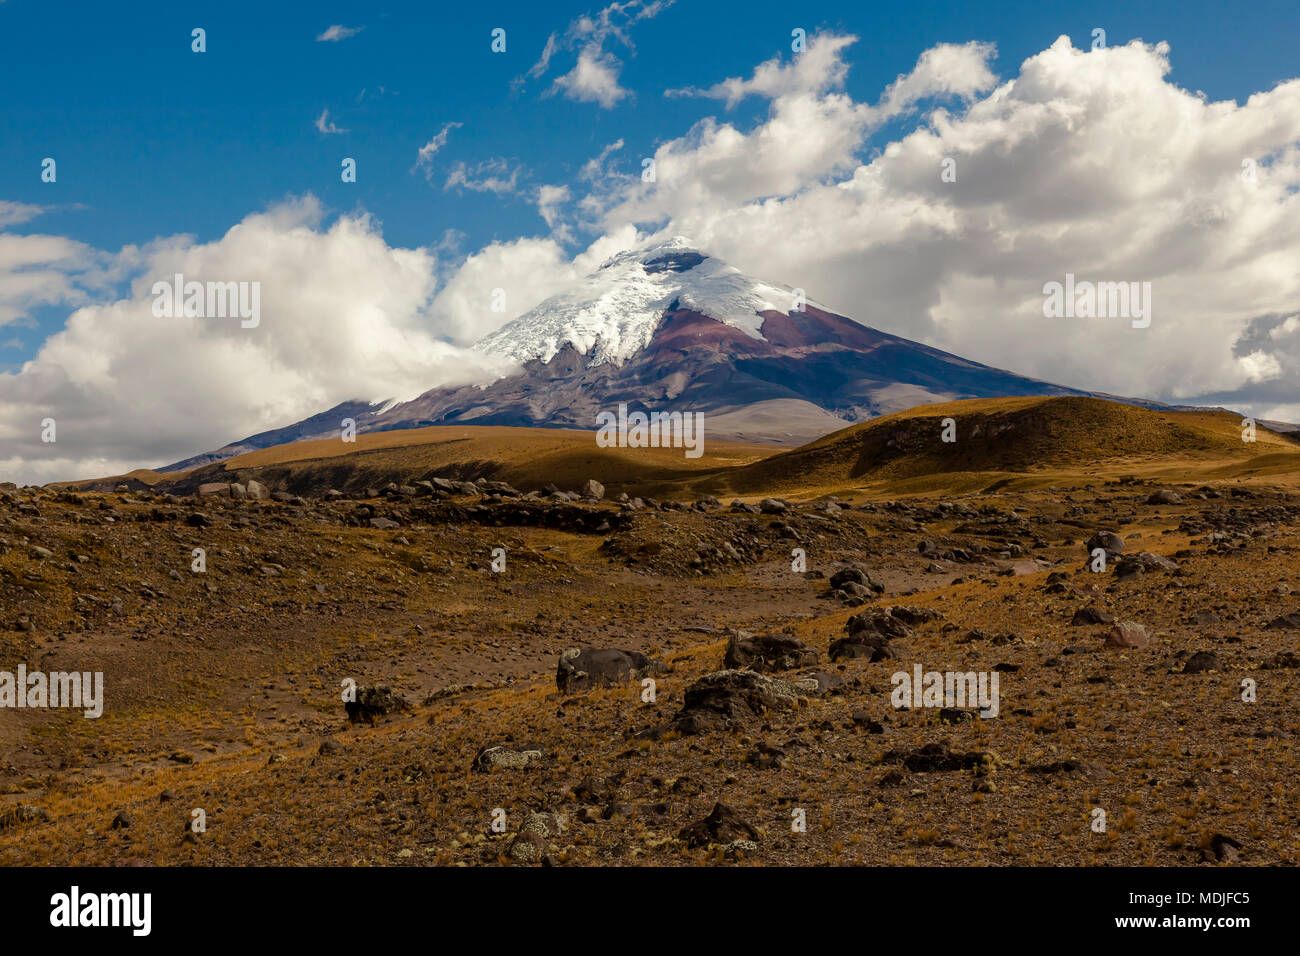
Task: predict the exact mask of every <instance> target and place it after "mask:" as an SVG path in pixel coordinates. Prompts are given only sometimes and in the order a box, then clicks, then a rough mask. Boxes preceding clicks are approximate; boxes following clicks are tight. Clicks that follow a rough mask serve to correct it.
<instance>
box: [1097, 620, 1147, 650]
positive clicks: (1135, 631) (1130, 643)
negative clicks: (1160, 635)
mask: <svg viewBox="0 0 1300 956" xmlns="http://www.w3.org/2000/svg"><path fill="white" fill-rule="evenodd" d="M1150 643H1151V638H1150V636H1149V635H1148V634H1147V629H1146V628H1145V627H1143V626H1142V625H1141V624H1137V623H1135V622H1133V621H1121V622H1120V623H1118V624H1116V625H1115V626H1114V627H1112V628H1111V629H1110V632H1109V633H1108V634H1107V635H1106V647H1120V648H1136V649H1140V648H1143V647H1146V646H1147V645H1149V644H1150Z"/></svg>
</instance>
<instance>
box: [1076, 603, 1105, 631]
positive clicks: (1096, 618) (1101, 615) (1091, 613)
mask: <svg viewBox="0 0 1300 956" xmlns="http://www.w3.org/2000/svg"><path fill="white" fill-rule="evenodd" d="M1114 623H1115V615H1114V614H1111V613H1110V612H1109V611H1103V610H1102V609H1101V608H1099V607H1081V608H1079V610H1077V611H1075V612H1074V617H1073V618H1071V619H1070V624H1071V625H1072V626H1074V627H1080V626H1083V625H1088V624H1114Z"/></svg>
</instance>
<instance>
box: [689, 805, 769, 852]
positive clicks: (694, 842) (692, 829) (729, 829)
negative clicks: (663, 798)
mask: <svg viewBox="0 0 1300 956" xmlns="http://www.w3.org/2000/svg"><path fill="white" fill-rule="evenodd" d="M679 836H680V837H681V839H682V840H683V841H684V842H685V843H686V845H687V846H689V847H701V846H708V845H709V844H711V843H719V844H727V843H734V842H735V841H736V840H757V839H758V831H757V830H755V829H754V828H753V827H752V826H751V825H750V824H749V822H748V821H747V820H746V819H745V818H744V817H742V816H741V815H740V814H739V813H738V812H736V811H735V810H733V809H732V808H731V807H729V806H727V805H726V804H725V803H715V804H714V805H713V812H712V813H710V814H709V815H708V816H707V817H705V818H704V819H703V820H697V821H696V822H695V823H692V824H690V825H689V826H685V827H682V831H681V833H680V834H679Z"/></svg>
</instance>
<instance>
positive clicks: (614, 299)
mask: <svg viewBox="0 0 1300 956" xmlns="http://www.w3.org/2000/svg"><path fill="white" fill-rule="evenodd" d="M797 304H798V303H797V301H796V292H795V290H794V289H792V288H791V287H789V286H783V285H772V284H769V283H766V282H762V281H759V280H758V279H754V278H751V277H750V276H747V275H745V274H744V273H743V272H741V271H740V270H739V269H736V268H734V267H732V266H730V265H728V264H727V263H725V262H723V261H722V260H721V259H716V258H713V257H712V256H708V255H705V254H703V253H702V252H700V251H699V250H698V249H696V248H695V247H694V245H693V244H692V243H691V242H690V240H688V239H686V238H685V237H683V236H674V237H673V238H672V239H669V240H667V241H666V242H661V243H658V244H656V245H654V246H651V247H649V248H647V249H639V250H634V251H629V252H621V253H619V254H618V255H616V256H614V257H613V258H611V259H609V260H607V261H606V262H605V263H604V264H603V265H601V267H600V268H599V269H597V270H596V271H595V272H593V273H592V274H591V275H589V276H587V277H586V278H584V279H583V280H581V281H580V282H579V283H578V284H577V285H576V286H575V287H573V288H572V289H569V290H567V291H565V292H562V293H560V294H559V295H556V296H552V297H551V298H549V299H547V300H546V301H545V302H543V303H541V304H540V305H538V306H536V307H535V308H533V309H530V310H529V311H528V312H526V313H524V314H523V315H521V316H520V317H519V318H517V319H515V320H514V321H513V322H509V323H507V324H506V325H504V326H502V327H501V328H500V329H498V330H497V331H495V332H493V333H492V334H491V335H488V336H487V337H486V338H484V339H483V340H482V341H480V342H479V343H478V344H477V345H475V346H474V348H475V349H478V350H481V351H484V352H491V353H495V354H498V355H503V356H507V357H509V358H512V359H514V360H515V361H517V362H520V363H524V362H530V361H533V360H539V361H542V362H549V361H550V360H551V359H552V358H554V357H555V355H556V353H558V352H559V351H560V350H561V349H562V348H564V347H565V346H566V345H569V346H572V347H573V349H574V350H575V351H576V352H578V353H579V354H580V355H585V356H587V358H588V361H589V364H591V365H600V364H603V363H606V362H612V363H613V364H614V365H622V364H624V363H625V362H627V361H628V360H629V359H631V358H632V356H634V355H636V353H637V352H639V351H641V350H642V349H644V348H645V347H646V346H648V345H649V344H650V342H651V340H652V339H653V338H654V335H655V332H656V331H657V330H658V329H659V325H660V323H661V322H662V321H663V319H664V316H665V315H666V314H667V313H669V312H673V311H676V310H677V309H689V310H691V311H693V312H698V313H700V314H701V315H707V316H708V317H709V318H711V319H714V320H716V321H718V322H721V323H723V324H724V325H729V326H731V327H732V328H735V329H739V330H740V331H742V332H744V333H745V334H746V335H748V336H750V337H752V338H754V339H758V340H760V341H765V340H764V339H763V333H762V327H763V321H764V318H763V316H762V315H761V314H760V313H762V312H788V311H790V310H791V309H793V308H796V307H797Z"/></svg>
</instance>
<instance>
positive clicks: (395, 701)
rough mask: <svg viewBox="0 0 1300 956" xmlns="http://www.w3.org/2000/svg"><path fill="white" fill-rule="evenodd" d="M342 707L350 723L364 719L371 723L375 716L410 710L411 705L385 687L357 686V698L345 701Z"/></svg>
mask: <svg viewBox="0 0 1300 956" xmlns="http://www.w3.org/2000/svg"><path fill="white" fill-rule="evenodd" d="M343 709H344V710H346V711H347V714H348V720H349V721H351V722H352V723H354V724H355V723H358V722H359V721H363V720H364V721H365V722H366V723H368V724H373V723H374V722H375V718H376V717H384V716H386V715H388V714H395V713H400V712H402V711H405V710H410V709H411V705H410V704H408V703H407V702H406V701H405V700H404V699H403V698H401V697H399V696H398V695H397V694H395V693H393V692H392V691H391V690H389V689H388V688H387V687H384V686H379V687H359V688H357V699H356V700H349V701H345V702H344V704H343Z"/></svg>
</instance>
